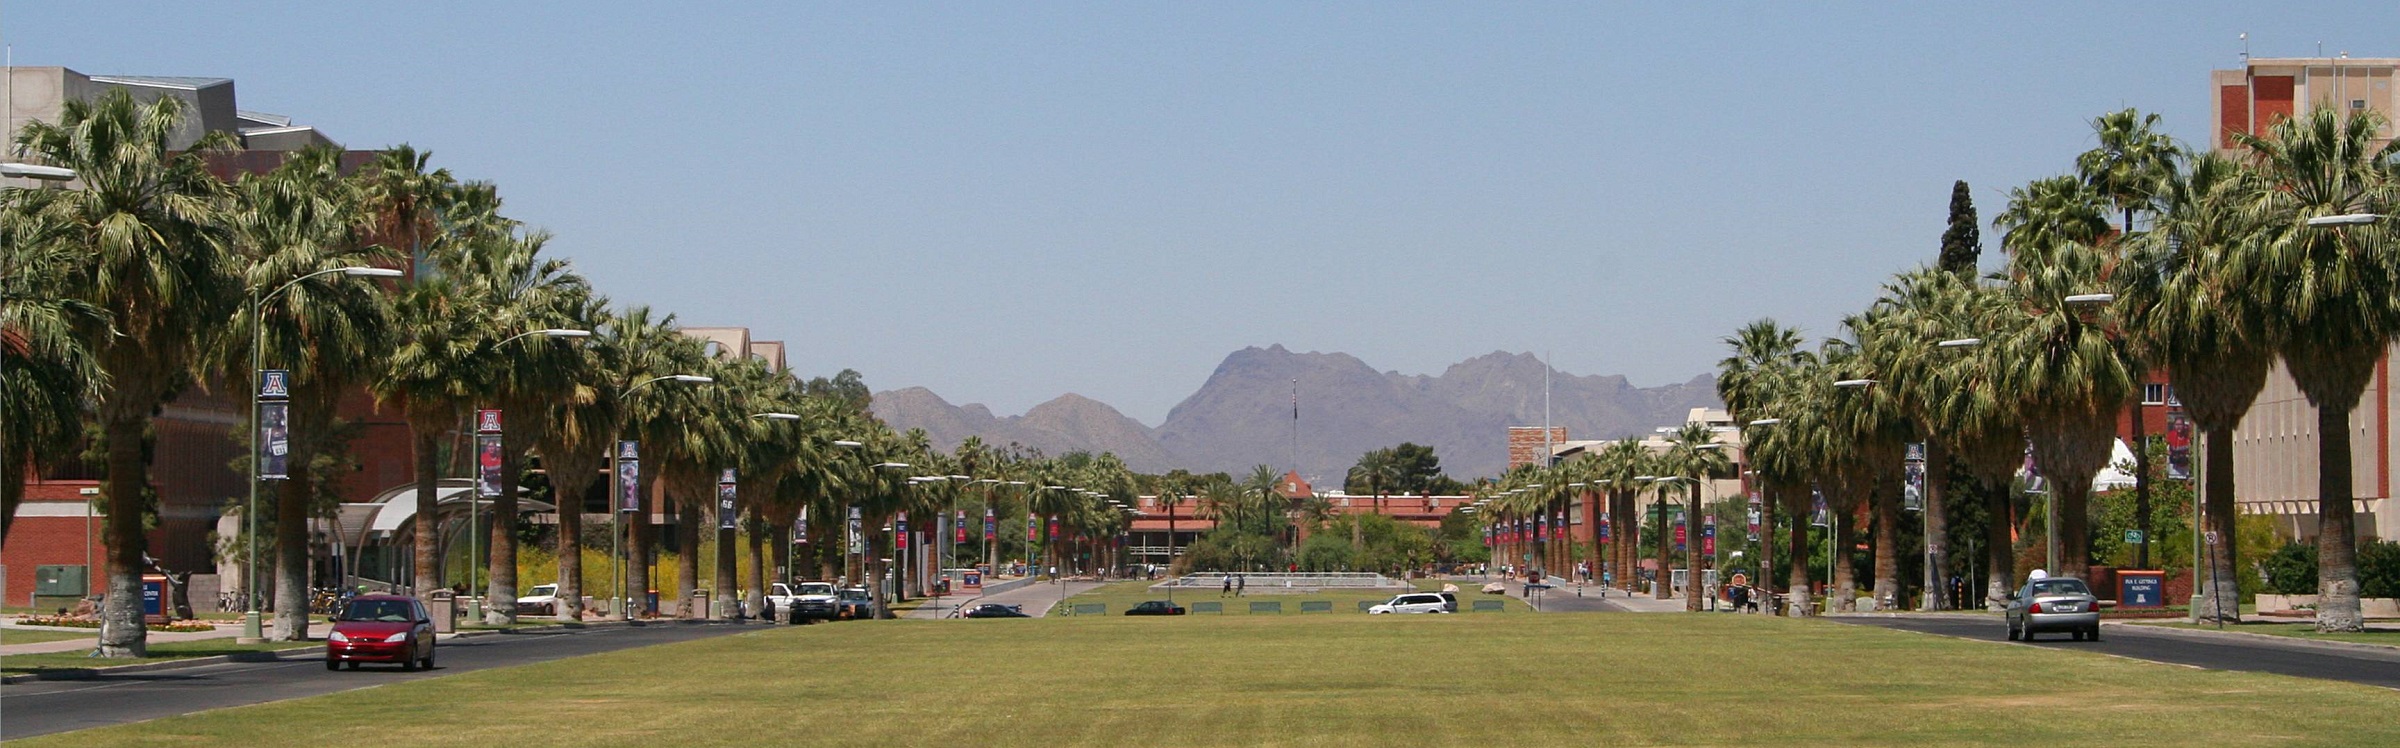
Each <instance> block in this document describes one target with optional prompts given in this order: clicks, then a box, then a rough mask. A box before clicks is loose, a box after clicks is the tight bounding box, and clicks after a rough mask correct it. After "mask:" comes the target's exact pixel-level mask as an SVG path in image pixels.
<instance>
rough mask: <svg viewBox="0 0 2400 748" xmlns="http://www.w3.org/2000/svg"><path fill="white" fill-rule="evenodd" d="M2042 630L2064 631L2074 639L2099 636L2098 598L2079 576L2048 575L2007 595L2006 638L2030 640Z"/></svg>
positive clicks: (2096, 637) (2081, 639)
mask: <svg viewBox="0 0 2400 748" xmlns="http://www.w3.org/2000/svg"><path fill="white" fill-rule="evenodd" d="M2044 631H2065V632H2068V633H2071V634H2073V635H2074V636H2075V640H2076V641H2083V640H2085V639H2090V640H2092V641H2099V640H2100V599H2099V598H2096V597H2093V596H2092V590H2091V588H2089V587H2085V586H2084V584H2083V580H2081V579H2072V578H2068V577H2050V578H2047V579H2036V580H2033V581H2030V582H2026V583H2025V586H2024V587H2023V588H2020V589H2018V590H2017V592H2016V594H2013V595H2010V596H2009V598H2008V639H2009V641H2016V640H2018V639H2020V638H2022V639H2024V640H2025V641H2033V635H2034V634H2037V633H2040V632H2044Z"/></svg>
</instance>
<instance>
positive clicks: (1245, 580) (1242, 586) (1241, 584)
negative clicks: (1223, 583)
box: [1233, 576, 1250, 597]
mask: <svg viewBox="0 0 2400 748" xmlns="http://www.w3.org/2000/svg"><path fill="white" fill-rule="evenodd" d="M1248 589H1250V577H1248V576H1239V577H1234V578H1233V596H1234V597H1241V596H1242V592H1243V591H1244V590H1248Z"/></svg>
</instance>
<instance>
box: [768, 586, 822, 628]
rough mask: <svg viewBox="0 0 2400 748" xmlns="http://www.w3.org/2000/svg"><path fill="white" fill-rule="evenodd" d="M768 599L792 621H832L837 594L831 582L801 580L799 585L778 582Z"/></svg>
mask: <svg viewBox="0 0 2400 748" xmlns="http://www.w3.org/2000/svg"><path fill="white" fill-rule="evenodd" d="M767 601H768V602H771V603H774V604H775V610H776V611H777V612H779V613H781V614H782V615H783V616H784V620H788V621H791V622H792V623H807V622H809V621H830V620H833V619H834V608H835V607H836V605H835V596H834V590H833V583H831V582H801V583H800V584H799V585H798V586H793V585H787V584H783V583H781V582H777V583H776V584H775V586H774V587H773V588H772V589H771V590H770V591H769V592H768V593H767Z"/></svg>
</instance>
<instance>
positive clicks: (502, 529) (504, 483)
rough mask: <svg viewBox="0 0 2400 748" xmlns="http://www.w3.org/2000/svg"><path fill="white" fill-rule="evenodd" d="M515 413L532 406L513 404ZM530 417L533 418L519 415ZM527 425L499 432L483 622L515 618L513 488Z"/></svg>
mask: <svg viewBox="0 0 2400 748" xmlns="http://www.w3.org/2000/svg"><path fill="white" fill-rule="evenodd" d="M512 410H513V412H517V413H527V414H530V413H534V412H536V409H533V408H523V407H520V408H513V409H512ZM522 420H525V421H531V420H533V419H531V418H526V419H522ZM527 430H528V429H527V428H526V427H525V425H523V424H521V425H520V427H519V428H517V429H516V430H513V431H509V432H504V433H502V434H501V436H500V495H499V496H495V497H492V506H491V509H492V513H491V525H490V533H491V534H490V535H489V536H488V539H489V540H490V543H489V545H488V546H487V548H486V550H487V551H489V553H488V554H487V558H486V559H485V562H486V566H487V567H489V568H487V569H486V570H485V573H484V594H483V600H484V602H483V622H484V623H485V624H486V625H491V626H505V625H508V624H512V623H516V622H517V491H518V490H519V489H520V488H521V487H520V486H519V485H518V482H519V481H520V480H522V479H523V477H524V470H523V469H522V466H521V465H519V464H518V463H519V461H520V460H521V459H522V458H521V457H520V455H523V454H524V453H525V446H526V445H527V444H530V443H532V439H530V438H529V436H530V435H529V434H527V433H526V431H527Z"/></svg>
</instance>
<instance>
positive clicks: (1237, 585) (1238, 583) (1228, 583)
mask: <svg viewBox="0 0 2400 748" xmlns="http://www.w3.org/2000/svg"><path fill="white" fill-rule="evenodd" d="M1249 588H1250V579H1249V578H1248V577H1244V576H1241V575H1239V574H1227V575H1225V591H1223V592H1219V593H1217V596H1218V597H1224V596H1226V595H1232V596H1234V597H1241V596H1242V591H1243V590H1247V589H1249Z"/></svg>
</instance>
